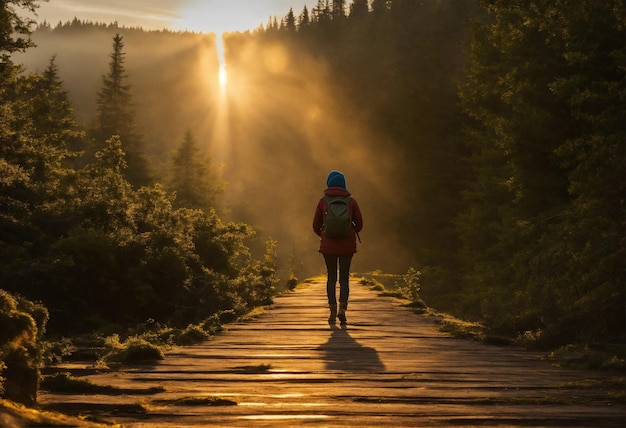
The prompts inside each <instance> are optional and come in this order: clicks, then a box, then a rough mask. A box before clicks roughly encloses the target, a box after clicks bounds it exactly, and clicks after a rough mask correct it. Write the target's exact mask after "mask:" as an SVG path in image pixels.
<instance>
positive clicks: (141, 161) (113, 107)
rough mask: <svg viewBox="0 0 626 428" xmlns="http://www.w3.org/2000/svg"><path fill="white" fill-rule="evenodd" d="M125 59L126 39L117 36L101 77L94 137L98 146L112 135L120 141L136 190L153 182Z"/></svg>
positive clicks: (129, 178)
mask: <svg viewBox="0 0 626 428" xmlns="http://www.w3.org/2000/svg"><path fill="white" fill-rule="evenodd" d="M125 56H126V53H125V52H124V42H123V37H122V36H120V35H119V34H116V35H115V37H113V52H112V53H111V55H110V57H111V62H110V63H109V72H108V73H107V74H106V75H103V76H102V83H103V87H102V89H101V90H100V92H99V93H98V100H97V109H98V117H97V119H96V130H95V135H96V139H97V142H98V143H99V144H102V143H103V142H104V141H106V140H107V139H108V138H110V137H112V136H113V135H118V136H119V137H120V139H121V141H122V145H123V149H124V152H125V153H126V155H127V162H128V169H127V171H126V176H127V178H128V180H129V181H130V183H131V184H133V185H134V186H143V185H147V184H150V183H151V182H152V178H151V177H150V172H149V168H148V162H147V160H146V157H145V155H144V152H143V142H142V139H141V136H140V134H139V132H138V130H137V125H136V122H135V112H134V107H133V104H132V96H131V93H130V86H129V85H128V84H127V83H126V80H127V77H128V76H127V75H126V70H125V68H124V61H125Z"/></svg>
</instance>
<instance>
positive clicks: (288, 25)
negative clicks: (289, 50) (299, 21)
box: [282, 8, 296, 31]
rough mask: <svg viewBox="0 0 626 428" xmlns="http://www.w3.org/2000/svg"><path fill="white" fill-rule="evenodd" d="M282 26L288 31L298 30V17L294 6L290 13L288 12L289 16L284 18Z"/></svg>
mask: <svg viewBox="0 0 626 428" xmlns="http://www.w3.org/2000/svg"><path fill="white" fill-rule="evenodd" d="M282 28H284V29H285V30H287V31H296V17H295V16H294V14H293V8H290V9H289V13H287V16H286V17H285V18H284V19H283V25H282Z"/></svg>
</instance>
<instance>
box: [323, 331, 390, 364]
mask: <svg viewBox="0 0 626 428" xmlns="http://www.w3.org/2000/svg"><path fill="white" fill-rule="evenodd" d="M330 331H331V334H330V337H329V338H328V342H326V343H325V344H323V345H322V346H320V347H319V348H318V349H319V350H321V351H323V352H324V360H325V362H326V369H327V370H333V371H345V372H380V371H384V370H385V365H384V364H383V363H382V361H381V360H380V357H379V356H378V353H377V352H376V350H375V349H373V348H368V347H367V346H363V345H361V344H360V343H359V342H357V341H356V340H355V339H354V338H352V336H350V333H349V331H348V328H347V327H346V326H341V327H337V326H336V325H334V324H331V325H330Z"/></svg>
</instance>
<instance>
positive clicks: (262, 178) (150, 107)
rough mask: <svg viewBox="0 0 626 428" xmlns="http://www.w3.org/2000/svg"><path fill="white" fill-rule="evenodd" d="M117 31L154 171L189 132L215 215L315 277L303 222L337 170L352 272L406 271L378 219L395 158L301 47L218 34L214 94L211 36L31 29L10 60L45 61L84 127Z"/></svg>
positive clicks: (385, 210)
mask: <svg viewBox="0 0 626 428" xmlns="http://www.w3.org/2000/svg"><path fill="white" fill-rule="evenodd" d="M116 33H119V34H120V35H122V36H123V37H124V40H123V41H124V46H125V48H124V52H125V53H126V56H125V67H126V71H127V75H128V84H129V85H130V87H131V93H132V96H133V102H134V105H135V110H136V114H137V121H138V124H139V126H140V132H141V133H142V135H143V137H144V141H145V149H146V152H147V155H148V156H149V158H150V159H151V160H152V162H153V163H154V164H155V165H156V168H157V170H158V169H162V168H167V167H168V162H170V157H169V155H170V154H171V152H172V151H173V150H174V149H175V147H177V146H178V145H179V144H180V143H181V141H182V139H183V135H184V133H185V131H186V130H190V131H192V132H193V134H194V136H195V137H196V139H197V141H198V142H199V143H200V145H201V146H202V147H204V148H206V150H207V151H208V152H209V153H210V155H211V158H212V160H213V161H214V162H215V163H216V164H217V165H218V166H220V167H221V168H222V178H223V180H224V181H225V182H226V185H227V187H226V192H225V195H224V200H223V207H222V208H223V211H224V212H225V213H226V216H227V217H228V218H230V219H232V220H234V221H243V222H246V223H248V224H250V225H252V226H253V227H254V228H255V229H256V230H257V231H258V239H257V242H258V243H259V244H258V245H257V246H258V247H259V248H261V247H262V243H263V242H264V241H265V239H266V238H268V237H271V238H272V239H274V240H277V241H278V251H279V254H280V255H281V259H282V260H283V266H282V268H283V269H284V268H285V265H284V264H285V263H287V262H286V260H287V259H288V258H290V257H295V263H296V264H297V265H299V269H302V270H303V273H306V274H311V273H317V272H321V271H322V270H323V262H322V260H321V257H320V256H319V255H318V253H317V245H318V238H317V236H315V235H314V234H313V232H312V229H311V222H312V218H313V211H314V208H315V206H316V204H317V200H318V199H319V198H320V197H321V196H322V190H323V189H324V188H325V181H326V176H327V174H328V172H329V171H331V170H333V169H338V170H341V171H342V172H344V173H345V174H346V177H347V182H348V189H349V190H350V191H352V192H353V196H354V197H355V198H356V199H357V200H358V201H359V204H360V205H361V209H362V211H363V213H364V217H365V228H364V231H363V233H362V235H361V237H362V240H363V244H362V245H360V246H359V248H358V256H357V257H356V258H355V261H354V265H353V266H354V269H355V270H356V271H368V270H375V269H382V270H385V271H390V272H403V271H405V270H406V269H407V268H408V266H409V265H410V264H411V258H410V256H409V254H408V252H406V251H404V250H403V247H402V246H401V245H399V244H398V243H397V241H396V236H395V235H394V233H395V232H393V230H394V228H395V227H394V225H393V224H390V223H392V222H393V221H394V219H393V218H392V217H389V216H388V214H391V213H392V212H393V211H394V209H397V208H399V204H401V200H400V199H399V198H398V193H397V189H398V187H401V186H402V182H401V180H402V179H401V177H400V175H399V174H398V165H399V164H401V163H402V154H401V153H397V152H394V150H393V149H392V146H391V145H389V144H386V143H385V138H386V137H385V136H384V135H380V134H377V133H376V131H375V130H373V129H372V128H371V127H370V125H369V124H370V123H371V118H370V117H369V114H370V113H369V112H368V110H367V108H364V107H365V106H363V105H356V104H355V103H354V102H352V101H351V100H350V99H349V97H348V96H347V95H346V94H344V93H343V92H342V90H341V88H340V87H338V85H337V84H336V83H335V82H336V81H337V79H335V76H333V75H332V72H331V71H330V70H329V67H328V66H327V64H325V63H324V61H322V60H320V59H315V58H313V57H312V56H311V55H309V54H307V53H304V52H299V53H298V58H293V57H292V55H293V52H290V51H289V50H288V49H287V48H286V47H285V46H284V45H283V44H281V43H280V42H278V41H276V42H273V43H269V44H263V43H261V44H259V43H258V42H255V41H253V40H247V39H246V40H245V41H241V40H240V39H241V38H242V37H241V35H239V34H237V33H235V34H232V35H230V38H231V39H232V40H233V42H232V44H233V45H234V46H232V47H231V43H230V42H229V35H226V38H225V49H226V58H227V67H228V83H227V87H226V88H221V87H220V86H219V79H218V73H219V67H220V64H219V59H218V55H217V46H216V37H215V35H214V34H208V35H204V34H194V33H169V32H154V31H149V32H144V31H138V30H136V29H124V28H116V27H100V28H89V27H87V28H83V29H69V30H67V31H59V30H56V31H50V30H49V29H46V28H43V29H39V30H38V31H36V32H35V33H34V34H33V40H34V42H35V43H36V44H37V47H35V48H32V49H30V50H28V51H27V52H26V53H25V54H23V55H19V56H17V57H16V59H17V60H19V61H21V62H23V64H24V65H25V66H26V67H27V68H28V69H29V70H31V71H42V70H43V69H44V68H45V67H46V66H47V64H48V63H49V61H50V58H51V57H52V56H53V55H55V56H56V57H55V62H56V64H57V65H58V67H59V75H60V77H61V79H62V80H63V82H64V85H65V86H66V88H67V90H68V91H69V98H70V100H71V102H72V104H73V105H74V107H75V113H76V117H77V119H78V120H79V122H81V123H82V124H84V125H88V124H89V123H90V122H91V121H93V120H94V118H95V114H96V94H97V92H98V90H99V88H100V87H101V84H102V76H103V75H104V74H106V73H107V71H108V64H109V61H110V58H109V56H110V52H111V39H112V37H113V35H114V34H116ZM294 61H297V63H294ZM231 63H232V64H236V67H235V66H234V65H233V66H231ZM268 82H271V84H268ZM390 232H391V233H390ZM389 249H393V251H389Z"/></svg>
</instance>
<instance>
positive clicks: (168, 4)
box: [37, 0, 317, 36]
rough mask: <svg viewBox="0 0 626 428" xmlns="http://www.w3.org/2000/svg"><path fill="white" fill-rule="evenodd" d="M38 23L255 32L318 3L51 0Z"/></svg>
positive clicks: (41, 9)
mask: <svg viewBox="0 0 626 428" xmlns="http://www.w3.org/2000/svg"><path fill="white" fill-rule="evenodd" d="M39 4H40V7H39V9H38V11H37V15H38V17H37V21H38V22H43V21H44V20H45V21H47V22H48V23H49V24H50V25H52V26H55V25H56V24H57V23H58V22H59V21H61V22H67V21H71V20H73V19H74V18H75V17H76V18H78V19H79V20H81V21H93V22H103V23H110V22H117V23H118V24H119V25H122V26H129V27H134V26H137V27H142V28H144V29H148V30H162V29H170V30H189V31H195V32H204V33H216V34H217V35H218V36H219V35H221V34H222V33H223V32H228V31H245V30H254V29H256V28H258V27H259V26H260V25H261V24H263V25H265V24H266V23H267V22H268V19H269V18H270V17H272V16H278V17H283V16H285V15H287V13H288V12H289V8H293V11H294V14H295V15H296V16H298V15H300V12H302V9H303V8H304V6H305V5H306V6H307V8H308V9H309V12H310V11H311V9H312V8H313V7H314V6H315V5H316V4H317V0H132V1H129V0H104V1H103V0H49V1H48V2H47V3H46V2H40V3H39Z"/></svg>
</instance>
